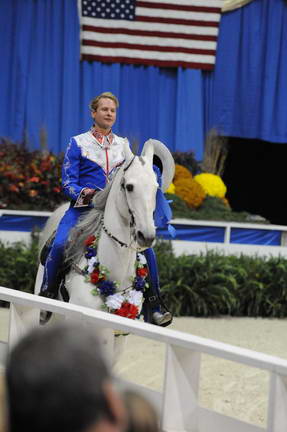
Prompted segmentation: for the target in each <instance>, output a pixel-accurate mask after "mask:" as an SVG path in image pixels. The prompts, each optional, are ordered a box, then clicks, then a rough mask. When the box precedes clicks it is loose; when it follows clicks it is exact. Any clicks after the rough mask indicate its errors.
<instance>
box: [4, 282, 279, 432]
mask: <svg viewBox="0 0 287 432" xmlns="http://www.w3.org/2000/svg"><path fill="white" fill-rule="evenodd" d="M0 300H3V301H6V302H8V303H9V304H10V312H9V335H8V341H6V342H2V344H1V345H0V351H1V353H0V354H1V355H0V358H2V359H4V358H5V352H7V351H8V350H9V349H10V348H11V346H13V344H15V342H17V341H18V340H19V338H21V337H22V336H23V335H24V334H25V333H26V332H27V331H28V330H29V329H30V328H31V327H34V326H37V325H39V324H38V323H39V312H40V310H41V309H43V310H48V311H50V312H53V313H55V314H57V316H61V317H65V318H66V319H72V320H77V321H78V322H80V323H82V324H83V325H92V326H95V328H101V329H104V328H105V329H109V331H111V332H114V330H117V331H122V332H125V333H132V334H135V335H138V336H141V337H144V338H148V339H152V340H154V341H158V342H160V343H163V344H165V345H166V357H165V364H164V366H163V368H164V383H163V388H162V391H161V392H156V391H154V390H150V389H147V388H146V387H144V386H139V385H137V384H133V383H128V382H127V381H126V382H124V385H125V386H126V387H129V386H132V388H133V389H136V390H138V391H139V392H142V393H144V395H145V396H146V397H148V398H150V399H151V400H152V402H153V403H155V404H156V405H157V407H158V408H159V411H160V413H161V427H162V430H163V431H178V432H179V431H196V432H210V431H212V432H222V431H226V432H227V431H228V432H230V431H232V432H259V431H268V432H286V431H287V360H284V359H281V358H278V357H274V356H270V355H267V354H262V353H258V352H255V351H251V350H249V349H244V348H240V347H236V346H232V345H228V344H225V343H221V342H216V341H214V340H210V339H206V338H202V337H198V336H194V335H191V334H187V333H183V332H179V331H176V330H170V329H167V328H162V327H158V326H154V325H150V324H146V323H144V322H141V321H139V320H136V321H134V320H130V319H127V318H122V317H120V316H116V315H113V314H108V313H106V312H102V311H96V310H93V309H90V308H87V307H82V306H77V305H73V304H69V303H63V302H60V301H57V300H51V299H45V298H43V297H39V296H36V295H33V294H28V293H24V292H21V291H16V290H12V289H9V288H5V287H0ZM112 339H115V338H112ZM110 349H113V347H110ZM201 354H208V355H210V356H215V357H218V358H222V359H225V360H230V361H233V362H237V363H239V364H244V365H247V366H251V367H253V368H259V369H262V370H265V371H267V372H268V373H269V375H270V381H269V382H270V384H269V394H268V409H267V425H266V427H261V426H257V425H254V424H250V423H247V422H245V421H241V420H238V419H236V418H232V417H229V416H226V415H224V414H220V413H218V412H216V411H212V410H209V409H206V408H204V407H202V406H201V405H200V403H199V380H200V365H201ZM222 391H223V390H222Z"/></svg>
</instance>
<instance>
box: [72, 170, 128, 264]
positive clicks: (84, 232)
mask: <svg viewBox="0 0 287 432" xmlns="http://www.w3.org/2000/svg"><path fill="white" fill-rule="evenodd" d="M119 171H120V169H118V170H117V172H116V174H115V175H114V176H113V178H112V180H111V181H110V183H108V184H107V185H106V187H105V188H104V189H102V190H100V191H98V192H97V193H96V194H95V196H94V198H93V201H92V204H93V208H92V209H91V210H90V211H89V212H88V213H87V214H85V215H83V216H82V217H81V218H80V219H79V221H78V223H77V225H76V226H75V227H74V228H73V229H72V230H71V233H70V236H69V240H68V243H67V246H66V250H65V261H66V262H68V263H72V262H74V263H78V262H79V261H80V259H81V257H82V256H83V253H84V249H85V240H86V239H87V237H89V236H90V235H94V236H96V237H97V236H98V235H99V234H100V231H101V228H102V225H103V216H104V211H105V206H106V202H107V199H108V196H109V193H110V191H111V188H112V185H113V183H114V180H115V178H116V176H117V174H118V172H119Z"/></svg>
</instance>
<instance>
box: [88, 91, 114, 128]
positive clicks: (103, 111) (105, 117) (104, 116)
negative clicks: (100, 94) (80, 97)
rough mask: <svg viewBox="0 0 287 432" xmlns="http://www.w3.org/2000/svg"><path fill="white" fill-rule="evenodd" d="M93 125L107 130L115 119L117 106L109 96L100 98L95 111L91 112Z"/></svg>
mask: <svg viewBox="0 0 287 432" xmlns="http://www.w3.org/2000/svg"><path fill="white" fill-rule="evenodd" d="M92 117H93V119H94V121H95V126H98V128H99V129H101V130H103V131H109V130H110V129H111V128H112V126H113V124H114V123H115V121H116V117H117V107H116V104H115V102H114V101H113V100H112V99H109V98H101V99H100V100H99V104H98V107H97V110H96V111H93V112H92Z"/></svg>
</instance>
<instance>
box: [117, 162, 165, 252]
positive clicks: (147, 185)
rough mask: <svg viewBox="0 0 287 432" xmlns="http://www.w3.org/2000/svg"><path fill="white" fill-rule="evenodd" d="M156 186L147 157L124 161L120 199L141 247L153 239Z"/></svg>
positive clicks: (151, 242)
mask: <svg viewBox="0 0 287 432" xmlns="http://www.w3.org/2000/svg"><path fill="white" fill-rule="evenodd" d="M157 188H158V183H157V179H156V175H155V173H154V171H153V167H152V163H151V161H150V159H149V158H148V157H146V156H134V157H133V158H132V159H131V160H130V161H128V162H127V163H126V166H125V167H124V169H123V177H122V180H121V193H122V199H123V202H125V201H126V203H127V211H128V215H127V216H128V217H129V218H130V224H131V227H132V230H133V235H134V240H135V241H136V243H137V245H138V246H139V247H140V248H143V249H145V248H148V247H151V246H152V244H153V242H154V239H155V226H154V221H153V212H154V210H155V204H156V192H157Z"/></svg>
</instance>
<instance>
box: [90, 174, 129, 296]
mask: <svg viewBox="0 0 287 432" xmlns="http://www.w3.org/2000/svg"><path fill="white" fill-rule="evenodd" d="M120 180H121V177H120V176H117V178H116V179H115V180H114V183H113V186H112V188H111V191H110V193H109V197H108V199H107V203H106V208H105V215H104V224H105V227H106V229H107V230H108V231H109V232H110V233H111V234H112V235H113V236H114V237H116V238H117V239H118V240H120V241H121V242H123V243H125V244H127V245H130V243H131V233H130V226H129V212H128V208H127V205H126V203H125V202H123V200H121V198H120V196H119V193H120ZM119 207H121V210H119ZM98 258H99V262H100V264H101V265H103V266H104V267H106V268H107V269H108V270H109V272H110V275H109V278H110V279H111V280H114V281H117V282H118V283H119V287H120V289H124V288H127V287H128V286H129V285H130V284H131V278H132V277H133V276H134V275H135V260H136V251H135V249H133V248H130V247H125V246H120V244H119V243H117V242H116V241H115V240H113V239H112V238H110V237H109V236H108V235H107V234H106V233H105V232H104V231H103V230H102V232H101V236H100V240H99V245H98Z"/></svg>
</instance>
